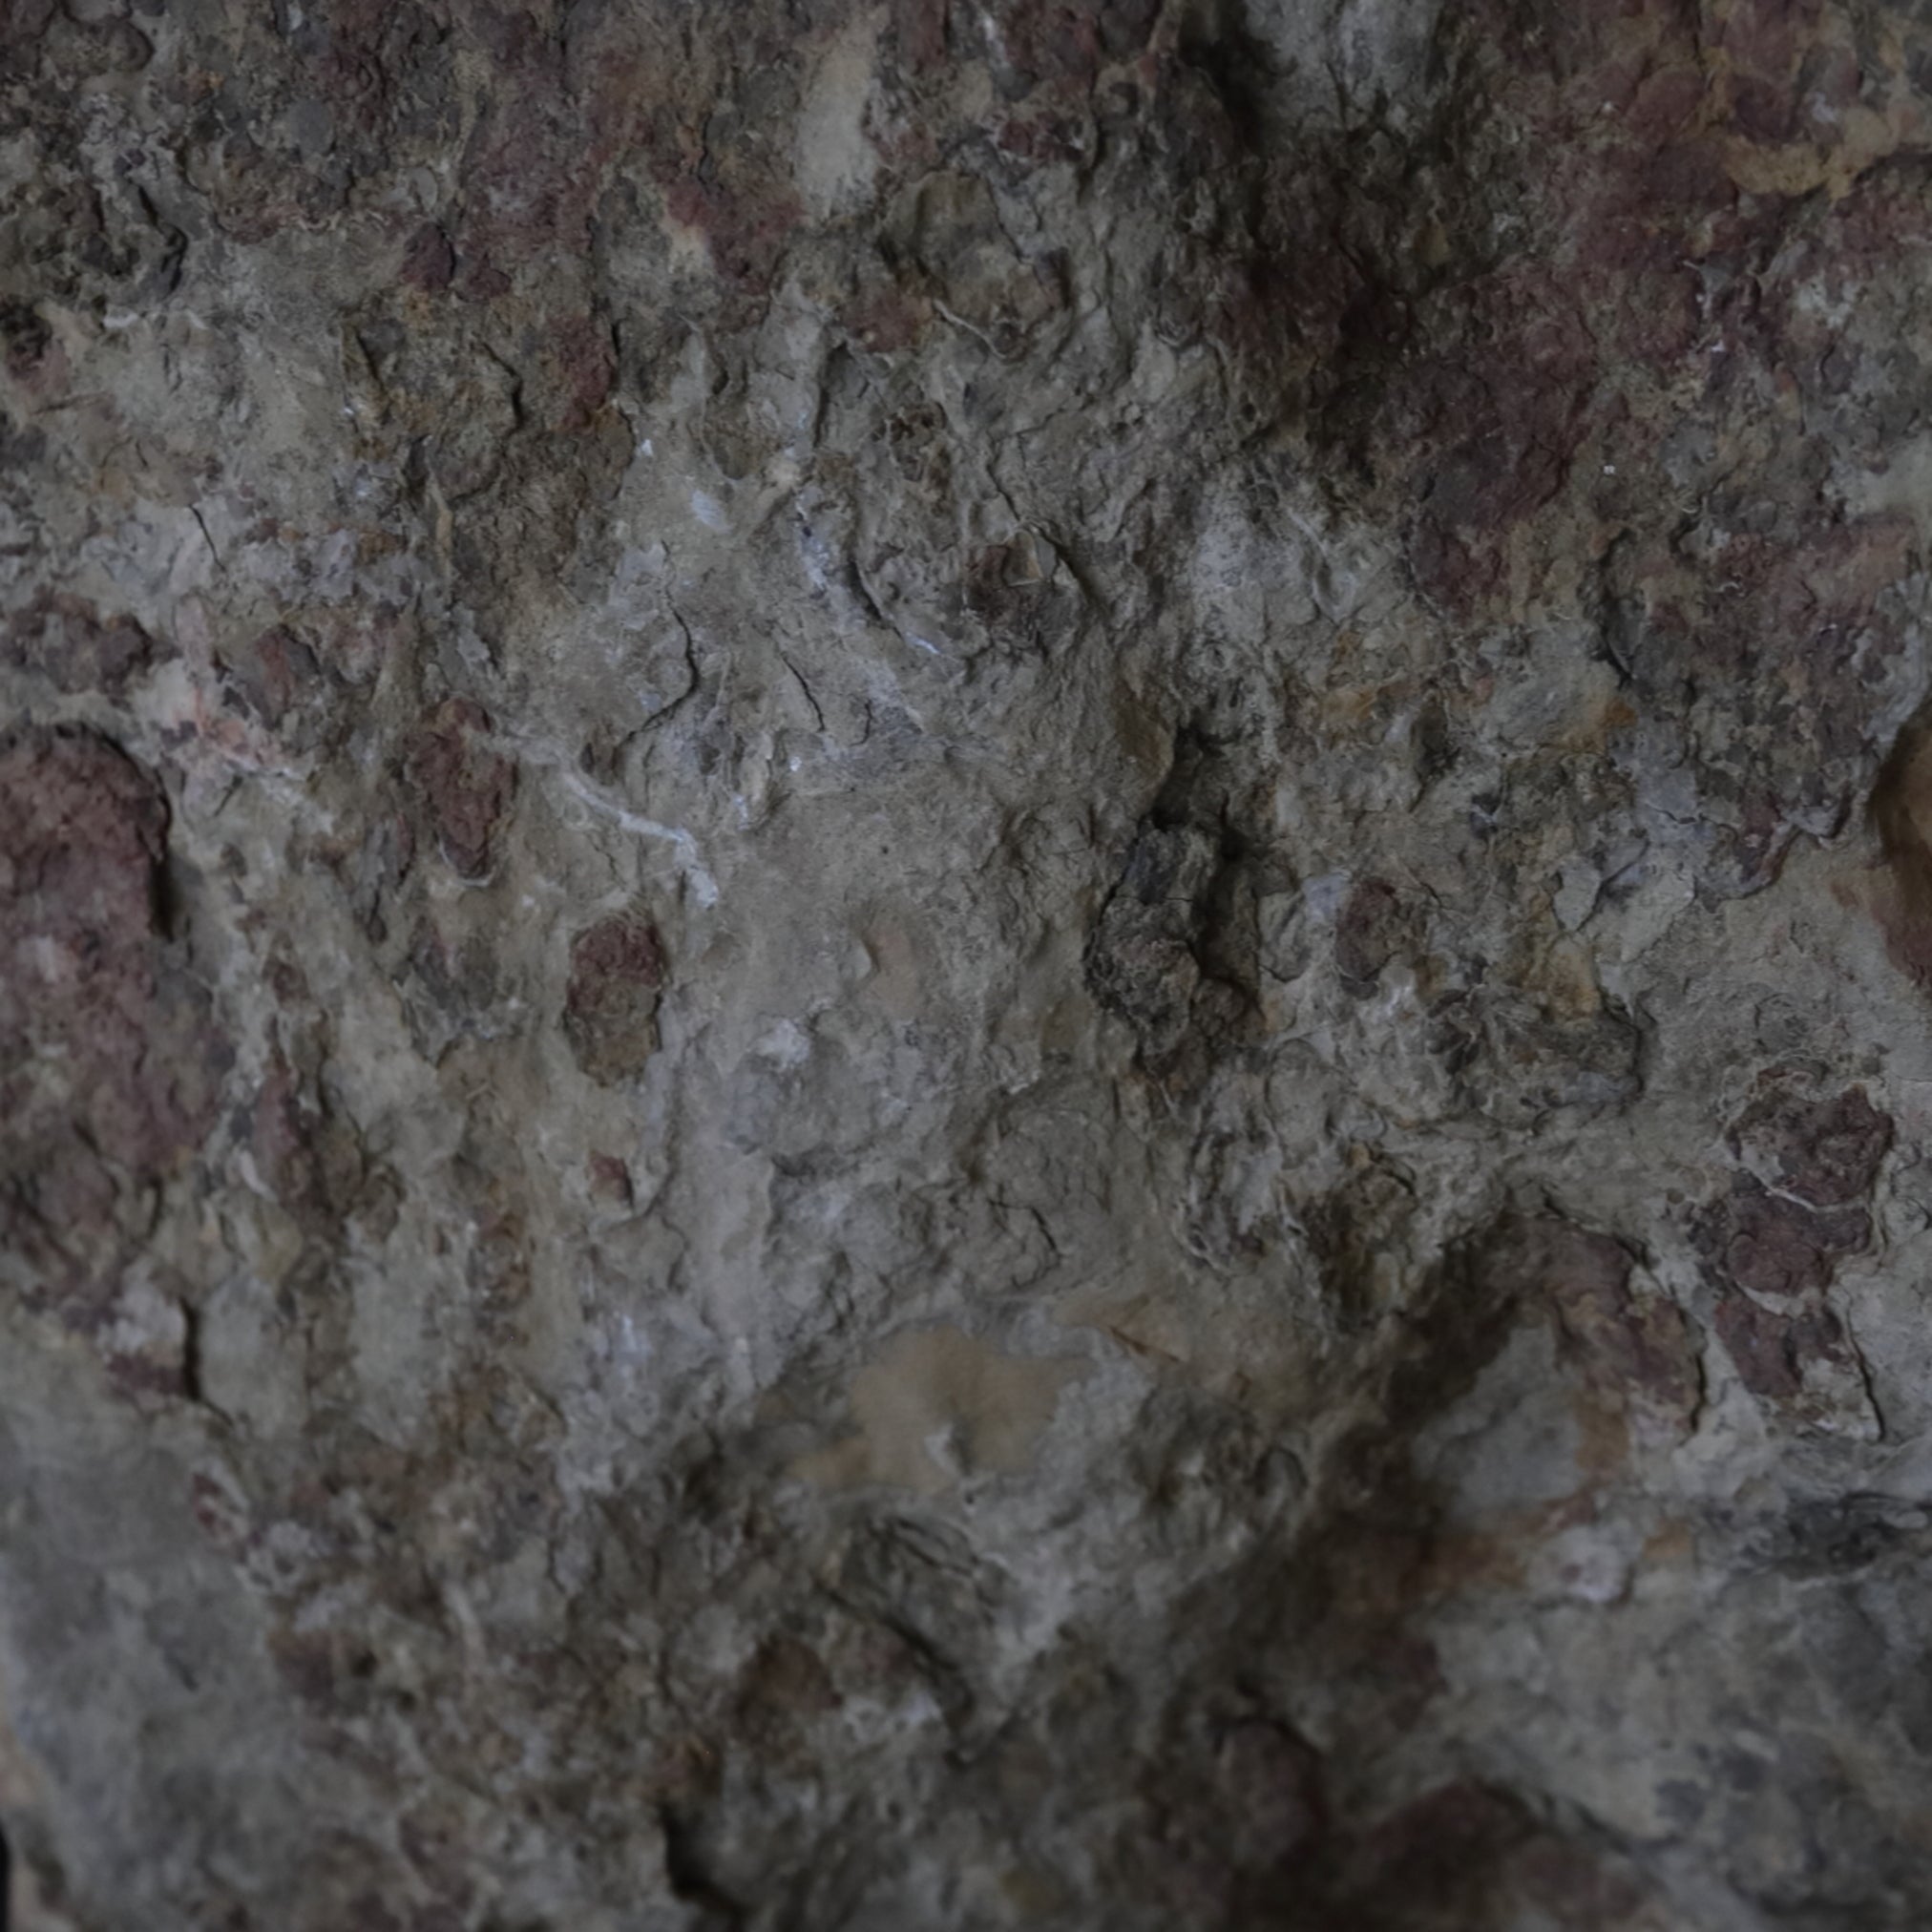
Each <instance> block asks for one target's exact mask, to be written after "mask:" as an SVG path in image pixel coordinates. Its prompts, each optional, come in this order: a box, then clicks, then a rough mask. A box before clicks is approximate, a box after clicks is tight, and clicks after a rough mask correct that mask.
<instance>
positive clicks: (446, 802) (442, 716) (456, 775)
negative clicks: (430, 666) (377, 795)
mask: <svg viewBox="0 0 1932 1932" xmlns="http://www.w3.org/2000/svg"><path fill="white" fill-rule="evenodd" d="M490 728H491V725H490V714H489V713H488V712H487V711H485V710H484V709H483V707H482V706H481V705H480V704H474V703H473V702H472V701H471V700H470V699H468V698H446V699H445V700H444V701H443V703H442V704H439V705H437V707H436V708H435V710H433V711H432V712H431V714H430V715H429V717H428V718H427V719H426V720H425V721H424V723H423V724H422V725H421V726H420V727H419V728H418V730H417V732H416V734H415V737H414V738H413V739H412V740H411V742H410V749H409V753H408V758H407V769H408V771H409V775H410V780H411V782H412V783H413V785H414V787H415V788H416V792H417V794H418V796H419V798H420V799H421V802H422V807H423V813H424V816H425V818H426V820H427V821H428V825H429V829H430V830H431V832H432V833H433V834H434V835H435V839H436V844H437V847H438V849H439V850H440V851H441V852H442V854H443V856H444V858H445V859H447V860H448V861H449V862H450V864H451V865H452V867H454V868H455V870H456V871H457V872H459V873H461V874H462V876H463V877H464V878H466V879H480V878H482V877H484V876H486V875H487V873H488V872H489V871H490V868H491V864H492V862H493V860H494V853H495V845H496V839H497V834H498V831H499V830H500V829H501V827H502V824H503V822H504V820H505V819H506V818H507V817H508V816H509V814H510V808H511V805H512V804H513V802H514V801H515V796H516V766H515V762H514V761H513V760H512V759H509V758H507V757H504V756H503V755H502V754H501V753H499V752H496V751H494V750H492V749H491V748H490V746H489V745H488V744H487V742H486V741H487V738H488V735H489V732H490Z"/></svg>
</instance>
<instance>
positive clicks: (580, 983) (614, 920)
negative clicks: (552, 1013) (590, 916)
mask: <svg viewBox="0 0 1932 1932" xmlns="http://www.w3.org/2000/svg"><path fill="white" fill-rule="evenodd" d="M663 983H664V954H663V947H662V943H661V941H660V940H659V938H658V935H657V932H656V930H655V929H654V928H653V927H652V926H651V925H650V924H649V923H648V921H646V920H644V919H641V918H638V917H636V916H635V915H633V914H627V913H620V914H616V915H614V916H613V917H611V918H608V919H600V920H599V921H598V923H597V924H596V925H594V926H587V927H585V929H584V930H583V931H582V932H581V933H579V934H578V935H577V937H576V938H575V939H573V940H572V941H571V946H570V981H569V985H568V986H567V988H566V989H565V993H564V1000H563V1031H564V1037H565V1039H566V1040H569V1042H570V1047H571V1051H572V1053H573V1054H575V1056H576V1057H577V1062H578V1065H579V1066H580V1067H581V1068H582V1069H583V1070H584V1072H585V1073H587V1074H588V1075H589V1076H590V1077H591V1079H593V1080H595V1081H599V1082H611V1081H617V1080H624V1079H628V1078H629V1077H631V1076H632V1075H634V1074H638V1073H641V1071H642V1070H643V1067H644V1064H645V1062H646V1061H648V1060H649V1059H650V1057H651V1055H652V1054H653V1053H655V1052H656V1051H657V1046H658V1026H657V1011H658V998H659V994H660V991H661V989H662V986H663Z"/></svg>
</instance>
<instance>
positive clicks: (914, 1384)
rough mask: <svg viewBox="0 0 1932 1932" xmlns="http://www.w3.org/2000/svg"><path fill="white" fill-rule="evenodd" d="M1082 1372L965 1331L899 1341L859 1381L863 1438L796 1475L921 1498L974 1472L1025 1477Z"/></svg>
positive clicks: (806, 1464) (855, 1402)
mask: <svg viewBox="0 0 1932 1932" xmlns="http://www.w3.org/2000/svg"><path fill="white" fill-rule="evenodd" d="M1074 1367H1075V1365H1074V1364H1073V1363H1072V1362H1070V1361H1031V1360H1027V1359H1026V1358H1024V1357H1021V1356H1015V1355H1000V1354H998V1351H996V1350H994V1349H990V1348H988V1347H987V1346H986V1345H985V1344H984V1343H983V1342H979V1341H976V1340H975V1339H974V1338H973V1337H972V1336H971V1335H969V1334H963V1333H962V1332H961V1331H960V1330H958V1329H956V1328H939V1329H923V1330H918V1331H916V1332H914V1333H912V1334H901V1335H897V1336H895V1337H894V1338H893V1340H892V1341H891V1342H889V1343H888V1344H887V1346H886V1348H885V1350H884V1352H883V1353H882V1354H881V1355H880V1356H879V1358H878V1360H877V1361H875V1362H873V1363H872V1364H870V1365H869V1366H868V1367H866V1368H863V1369H860V1370H859V1371H858V1373H857V1374H856V1375H854V1376H852V1380H851V1412H852V1419H853V1421H854V1422H856V1423H857V1425H858V1431H857V1434H855V1435H852V1436H849V1437H847V1438H846V1439H845V1440H843V1441H841V1442H834V1443H832V1444H830V1446H829V1447H827V1448H824V1449H815V1450H813V1451H812V1452H811V1453H810V1454H809V1455H808V1456H803V1457H801V1458H800V1459H799V1460H797V1461H796V1462H795V1463H793V1465H792V1469H791V1473H792V1474H793V1475H794V1476H799V1477H803V1478H804V1479H805V1480H806V1481H808V1482H816V1483H819V1484H821V1485H822V1486H824V1487H826V1488H829V1489H852V1488H856V1487H858V1486H860V1485H861V1484H864V1483H882V1484H885V1485H887V1486H888V1487H891V1488H895V1489H910V1490H912V1491H914V1493H915V1494H916V1495H920V1496H933V1495H936V1494H938V1493H939V1492H940V1491H941V1490H944V1489H948V1488H950V1487H951V1486H952V1485H953V1484H954V1483H955V1482H956V1481H957V1480H958V1478H959V1476H960V1474H962V1473H964V1472H966V1471H980V1470H991V1471H994V1472H997V1473H998V1474H1001V1475H1018V1474H1019V1472H1020V1471H1021V1470H1023V1469H1025V1468H1026V1467H1027V1466H1028V1464H1029V1463H1030V1462H1031V1461H1032V1460H1033V1452H1034V1448H1035V1446H1036V1445H1037V1443H1038V1442H1039V1440H1040V1434H1041V1432H1042V1431H1043V1430H1044V1429H1045V1428H1046V1425H1047V1423H1048V1422H1050V1421H1051V1420H1052V1419H1053V1412H1054V1408H1055V1406H1056V1405H1057V1404H1058V1402H1059V1400H1060V1391H1061V1384H1062V1383H1063V1382H1064V1381H1066V1379H1067V1378H1068V1377H1069V1376H1071V1375H1072V1374H1073V1373H1074ZM949 1465H950V1466H949Z"/></svg>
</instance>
